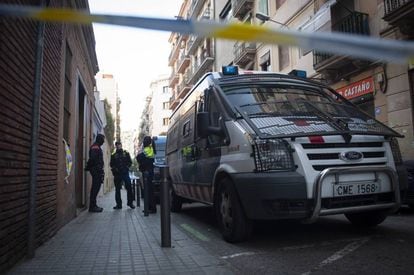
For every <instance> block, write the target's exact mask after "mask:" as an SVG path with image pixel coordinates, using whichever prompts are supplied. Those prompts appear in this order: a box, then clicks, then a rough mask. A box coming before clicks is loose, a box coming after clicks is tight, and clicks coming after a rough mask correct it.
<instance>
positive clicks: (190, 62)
mask: <svg viewBox="0 0 414 275" xmlns="http://www.w3.org/2000/svg"><path fill="white" fill-rule="evenodd" d="M214 2H215V1H212V0H184V1H183V3H182V5H181V8H180V11H179V14H178V16H179V18H182V19H190V18H191V19H195V20H213V19H214V11H215V8H214ZM169 43H170V44H171V48H172V49H171V53H170V56H169V59H168V64H169V66H170V67H171V76H170V79H169V86H170V87H171V88H172V96H171V100H170V108H171V109H172V110H174V109H175V108H176V107H177V106H178V104H179V103H180V102H181V100H182V99H183V98H184V97H185V95H186V94H187V93H188V92H189V91H190V88H191V87H192V86H193V85H194V84H195V83H196V82H197V81H198V80H199V78H200V77H201V76H203V75H204V74H205V73H206V72H210V71H212V70H213V66H214V54H215V52H216V51H215V47H216V46H215V39H212V38H203V37H198V36H194V35H181V34H178V33H172V34H171V36H170V38H169Z"/></svg>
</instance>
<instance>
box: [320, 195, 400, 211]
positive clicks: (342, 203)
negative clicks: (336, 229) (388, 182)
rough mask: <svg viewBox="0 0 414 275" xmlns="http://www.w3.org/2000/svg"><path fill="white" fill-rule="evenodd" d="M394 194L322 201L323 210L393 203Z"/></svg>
mask: <svg viewBox="0 0 414 275" xmlns="http://www.w3.org/2000/svg"><path fill="white" fill-rule="evenodd" d="M393 200H394V193H380V194H371V195H359V196H347V197H338V198H325V199H322V208H324V209H335V208H342V207H352V206H363V205H374V204H378V203H388V202H393Z"/></svg>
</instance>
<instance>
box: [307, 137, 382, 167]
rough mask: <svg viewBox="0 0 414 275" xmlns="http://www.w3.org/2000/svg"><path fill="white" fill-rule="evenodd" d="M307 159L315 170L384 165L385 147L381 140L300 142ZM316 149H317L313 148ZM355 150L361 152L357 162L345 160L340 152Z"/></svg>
mask: <svg viewBox="0 0 414 275" xmlns="http://www.w3.org/2000/svg"><path fill="white" fill-rule="evenodd" d="M301 145H302V147H303V148H304V149H305V150H304V151H305V153H306V156H307V157H308V160H309V161H311V162H312V167H313V169H315V170H316V171H322V170H324V169H326V168H330V167H344V166H361V165H384V164H385V163H386V159H385V157H386V155H385V148H384V146H383V145H384V144H383V143H382V142H354V143H302V144H301ZM315 149H317V150H315ZM352 151H355V152H357V153H358V154H359V153H361V154H362V155H361V158H360V159H358V162H357V163H352V160H351V163H349V162H347V161H346V160H345V159H344V158H343V157H344V156H341V154H345V157H346V153H347V152H352Z"/></svg>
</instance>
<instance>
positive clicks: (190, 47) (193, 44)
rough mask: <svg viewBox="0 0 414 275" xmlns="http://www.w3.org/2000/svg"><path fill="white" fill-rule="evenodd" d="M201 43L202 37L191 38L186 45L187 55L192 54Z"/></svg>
mask: <svg viewBox="0 0 414 275" xmlns="http://www.w3.org/2000/svg"><path fill="white" fill-rule="evenodd" d="M201 41H203V37H200V36H191V37H190V39H189V40H188V43H187V54H189V55H192V54H194V53H195V51H196V50H197V47H198V46H199V45H200V43H201Z"/></svg>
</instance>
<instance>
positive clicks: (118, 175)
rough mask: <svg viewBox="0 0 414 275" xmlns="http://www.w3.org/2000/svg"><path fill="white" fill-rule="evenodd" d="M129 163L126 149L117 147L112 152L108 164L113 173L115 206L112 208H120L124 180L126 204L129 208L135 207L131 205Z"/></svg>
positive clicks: (132, 198) (132, 197) (129, 159)
mask: <svg viewBox="0 0 414 275" xmlns="http://www.w3.org/2000/svg"><path fill="white" fill-rule="evenodd" d="M131 164H132V161H131V156H130V155H129V153H128V152H127V151H126V150H123V149H118V150H116V151H115V152H114V153H112V155H111V163H110V166H111V169H112V174H113V175H114V184H115V201H116V206H115V207H114V209H120V208H122V200H121V188H122V182H124V185H125V189H126V190H127V205H128V206H129V207H131V208H135V206H134V205H133V200H134V195H133V193H132V188H131V178H130V177H129V167H131Z"/></svg>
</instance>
